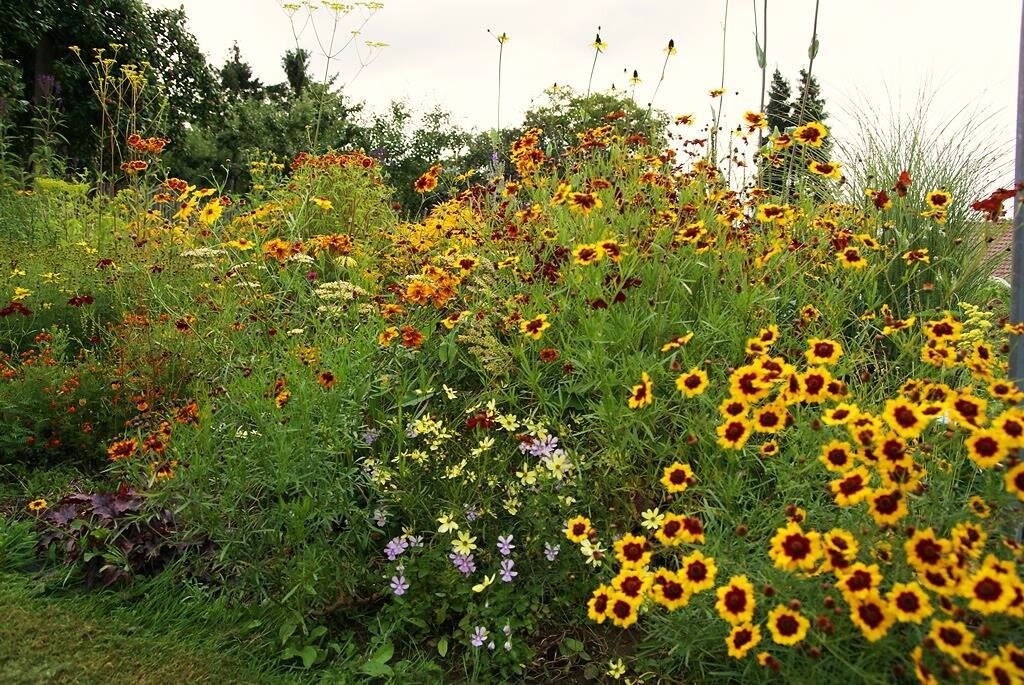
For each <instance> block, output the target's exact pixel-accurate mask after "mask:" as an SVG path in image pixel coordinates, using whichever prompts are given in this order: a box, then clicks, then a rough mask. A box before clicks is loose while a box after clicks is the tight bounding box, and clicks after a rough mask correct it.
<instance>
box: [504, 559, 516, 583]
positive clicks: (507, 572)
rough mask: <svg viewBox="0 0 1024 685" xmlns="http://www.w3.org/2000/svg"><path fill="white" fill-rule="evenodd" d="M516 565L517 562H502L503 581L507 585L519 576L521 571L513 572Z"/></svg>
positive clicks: (505, 560)
mask: <svg viewBox="0 0 1024 685" xmlns="http://www.w3.org/2000/svg"><path fill="white" fill-rule="evenodd" d="M515 565H516V562H514V561H512V560H511V559H502V560H501V580H502V581H503V582H506V583H511V582H512V579H513V578H515V577H516V576H518V575H519V571H513V570H512V568H513V567H514V566H515Z"/></svg>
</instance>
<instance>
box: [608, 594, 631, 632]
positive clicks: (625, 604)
mask: <svg viewBox="0 0 1024 685" xmlns="http://www.w3.org/2000/svg"><path fill="white" fill-rule="evenodd" d="M607 614H608V617H609V618H611V619H612V623H613V624H614V625H616V626H618V627H619V628H628V627H630V626H631V625H633V624H634V623H636V619H637V605H636V604H634V603H633V602H631V601H629V599H627V598H626V597H625V596H623V595H621V594H619V593H614V594H613V595H612V598H611V602H610V605H609V607H608V612H607Z"/></svg>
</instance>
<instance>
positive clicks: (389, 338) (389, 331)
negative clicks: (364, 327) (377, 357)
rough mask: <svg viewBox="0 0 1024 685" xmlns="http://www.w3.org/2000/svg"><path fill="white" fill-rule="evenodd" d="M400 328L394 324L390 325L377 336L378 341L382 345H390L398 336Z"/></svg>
mask: <svg viewBox="0 0 1024 685" xmlns="http://www.w3.org/2000/svg"><path fill="white" fill-rule="evenodd" d="M398 335H399V334H398V329H397V328H395V327H394V326H388V327H387V328H385V329H384V330H383V331H381V332H380V334H379V335H378V336H377V343H378V344H379V345H380V346H381V347H390V346H391V343H392V342H394V341H395V339H396V338H398Z"/></svg>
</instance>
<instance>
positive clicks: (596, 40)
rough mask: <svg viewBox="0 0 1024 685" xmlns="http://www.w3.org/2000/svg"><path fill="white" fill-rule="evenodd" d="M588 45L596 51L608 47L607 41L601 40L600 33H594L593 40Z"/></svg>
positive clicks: (601, 50) (602, 50)
mask: <svg viewBox="0 0 1024 685" xmlns="http://www.w3.org/2000/svg"><path fill="white" fill-rule="evenodd" d="M590 45H591V47H593V48H594V49H595V50H597V51H598V52H604V51H605V50H607V49H608V43H605V42H604V41H603V40H601V34H600V33H598V34H597V35H596V37H595V38H594V42H593V43H591V44H590Z"/></svg>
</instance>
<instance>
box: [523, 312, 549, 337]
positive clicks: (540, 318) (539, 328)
mask: <svg viewBox="0 0 1024 685" xmlns="http://www.w3.org/2000/svg"><path fill="white" fill-rule="evenodd" d="M549 328H551V322H550V321H548V315H547V314H538V315H537V316H535V317H533V318H532V319H526V320H523V321H521V322H520V323H519V331H520V332H521V333H522V334H523V335H525V336H526V337H528V338H532V339H533V340H540V337H541V335H542V334H543V333H544V331H546V330H547V329H549Z"/></svg>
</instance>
